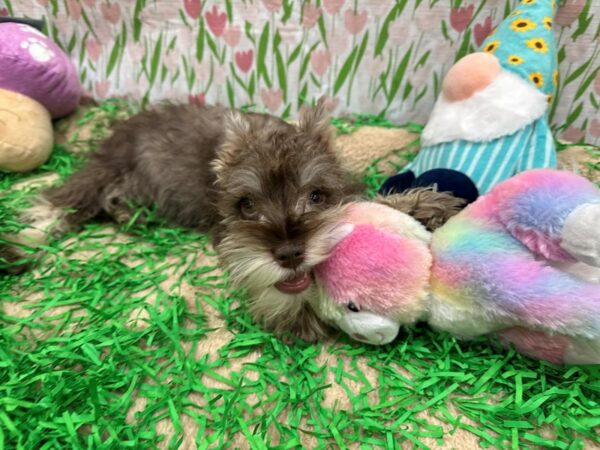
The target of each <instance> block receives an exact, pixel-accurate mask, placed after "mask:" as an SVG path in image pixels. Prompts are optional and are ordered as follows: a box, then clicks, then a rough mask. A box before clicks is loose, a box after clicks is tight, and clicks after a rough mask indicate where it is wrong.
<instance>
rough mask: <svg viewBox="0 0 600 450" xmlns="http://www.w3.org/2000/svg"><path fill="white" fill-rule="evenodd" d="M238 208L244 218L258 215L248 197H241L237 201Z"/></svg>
mask: <svg viewBox="0 0 600 450" xmlns="http://www.w3.org/2000/svg"><path fill="white" fill-rule="evenodd" d="M238 208H240V213H241V214H242V217H243V218H244V219H255V218H256V217H257V216H258V213H257V211H256V205H255V204H254V202H253V201H252V200H251V199H250V198H248V197H242V198H241V199H240V201H239V202H238Z"/></svg>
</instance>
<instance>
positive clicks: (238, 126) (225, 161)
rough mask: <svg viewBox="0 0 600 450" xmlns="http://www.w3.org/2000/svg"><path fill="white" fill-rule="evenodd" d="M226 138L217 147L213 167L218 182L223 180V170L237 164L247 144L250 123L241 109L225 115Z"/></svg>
mask: <svg viewBox="0 0 600 450" xmlns="http://www.w3.org/2000/svg"><path fill="white" fill-rule="evenodd" d="M223 120H224V128H225V139H224V140H223V142H222V144H221V145H220V147H219V148H218V149H217V154H216V157H215V160H214V161H213V162H212V168H213V170H214V172H215V174H216V175H217V182H218V181H220V180H221V176H222V173H223V170H224V169H225V168H226V167H231V166H232V165H234V164H235V161H236V158H237V155H238V154H239V149H240V148H241V147H243V146H244V145H245V141H246V140H247V139H248V135H249V134H250V124H249V123H248V120H246V118H245V117H244V116H243V114H241V113H240V112H239V111H235V110H231V111H228V112H226V113H225V115H224V117H223Z"/></svg>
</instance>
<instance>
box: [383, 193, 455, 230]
mask: <svg viewBox="0 0 600 450" xmlns="http://www.w3.org/2000/svg"><path fill="white" fill-rule="evenodd" d="M375 201H376V202H377V203H381V204H384V205H386V206H389V207H391V208H394V209H397V210H398V211H401V212H403V213H406V214H408V215H409V216H412V217H414V218H415V219H416V220H418V221H419V222H421V223H422V224H423V225H424V226H425V228H427V229H428V230H429V231H434V230H435V229H436V228H439V227H441V226H442V225H444V224H445V223H446V222H447V221H448V219H450V218H451V217H452V216H454V215H456V214H458V213H459V212H460V211H461V210H462V209H463V208H464V207H465V206H466V203H467V202H466V201H465V200H464V199H462V198H459V197H455V196H454V195H452V194H450V193H449V192H437V191H435V190H433V189H432V188H414V189H410V190H408V191H405V192H402V193H400V194H392V195H388V196H386V197H382V196H377V198H376V199H375Z"/></svg>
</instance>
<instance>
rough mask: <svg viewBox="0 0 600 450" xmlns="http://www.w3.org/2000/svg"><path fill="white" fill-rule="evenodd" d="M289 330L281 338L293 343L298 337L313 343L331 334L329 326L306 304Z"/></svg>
mask: <svg viewBox="0 0 600 450" xmlns="http://www.w3.org/2000/svg"><path fill="white" fill-rule="evenodd" d="M287 331H288V333H285V334H282V335H281V339H282V340H283V341H284V342H286V343H287V344H291V343H293V341H294V340H295V339H296V338H299V339H301V340H303V341H305V342H309V343H313V342H317V341H318V340H321V339H324V338H326V337H327V336H328V335H329V333H328V331H329V327H328V326H327V324H326V323H325V322H323V321H322V320H321V319H320V318H319V317H318V316H317V315H316V314H315V313H314V311H313V310H312V308H311V307H310V306H309V305H305V306H304V307H303V308H302V309H301V310H300V312H299V313H298V316H297V318H296V320H295V321H294V323H293V324H292V325H291V327H290V329H289V330H287Z"/></svg>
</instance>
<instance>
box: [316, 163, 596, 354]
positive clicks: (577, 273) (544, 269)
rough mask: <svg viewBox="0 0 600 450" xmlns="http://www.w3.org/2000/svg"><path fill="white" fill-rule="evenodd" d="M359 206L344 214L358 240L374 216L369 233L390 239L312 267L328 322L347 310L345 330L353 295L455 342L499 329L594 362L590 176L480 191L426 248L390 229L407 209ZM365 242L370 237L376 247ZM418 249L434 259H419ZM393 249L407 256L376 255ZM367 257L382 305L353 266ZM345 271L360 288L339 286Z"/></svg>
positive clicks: (530, 179) (357, 304)
mask: <svg viewBox="0 0 600 450" xmlns="http://www.w3.org/2000/svg"><path fill="white" fill-rule="evenodd" d="M361 205H362V206H361V207H357V206H355V207H354V209H353V210H352V211H351V214H348V215H347V219H346V220H347V221H348V222H350V223H353V224H357V223H358V225H359V226H357V229H360V230H361V233H362V234H363V235H364V229H363V227H364V223H365V222H367V221H368V220H372V219H369V217H373V216H374V215H375V214H378V218H377V223H376V224H374V230H375V231H372V233H375V232H377V233H383V235H384V236H387V241H385V242H386V244H382V242H383V241H384V238H383V237H382V236H379V237H378V239H377V240H374V239H373V238H372V237H371V238H369V237H368V236H367V237H363V238H362V239H363V240H362V242H361V243H360V245H358V244H357V243H354V242H353V240H352V239H348V238H346V239H345V240H344V241H342V242H340V243H339V244H338V246H337V247H336V248H335V250H334V254H333V255H332V258H333V259H331V258H330V260H329V262H326V263H324V265H323V266H322V268H319V270H317V277H318V280H319V282H320V284H321V285H322V286H323V289H322V290H323V296H322V298H321V299H320V303H321V304H324V305H328V306H327V308H325V307H323V306H321V308H320V311H321V315H325V316H326V317H324V318H325V319H326V320H329V321H330V322H333V323H338V322H339V321H340V320H341V318H342V317H343V318H344V319H343V320H344V321H345V322H344V323H345V324H346V325H347V323H348V322H349V319H348V317H347V316H352V314H353V313H352V312H348V310H347V308H346V309H344V308H343V307H344V305H347V304H348V302H352V304H353V306H354V309H358V310H359V311H360V312H361V313H362V314H365V313H366V312H369V313H375V314H378V315H380V316H382V317H385V318H387V319H391V320H392V321H394V322H395V323H396V324H398V327H399V326H401V325H405V324H410V323H413V322H415V321H416V320H425V321H427V322H428V323H429V324H430V325H431V326H432V327H434V328H436V329H439V330H443V331H447V332H450V333H452V334H453V335H455V336H457V337H460V338H467V339H468V338H474V337H477V336H481V335H493V336H497V337H498V338H499V339H500V341H501V342H502V343H504V344H512V345H514V346H515V347H516V348H517V349H518V350H519V351H521V352H523V353H525V354H527V355H529V356H532V357H535V358H540V359H546V360H549V361H552V362H555V363H600V191H599V190H598V188H597V187H596V186H594V185H593V184H592V183H590V182H589V181H587V180H585V179H584V178H582V177H579V176H577V175H574V174H572V173H569V172H562V171H555V170H550V169H540V170H532V171H527V172H524V173H522V174H519V175H517V176H515V177H513V178H511V179H509V180H507V181H505V182H503V183H501V184H499V185H498V186H496V187H495V188H494V189H493V190H492V191H491V192H490V193H489V194H487V195H485V196H482V197H480V198H479V199H478V200H477V201H476V202H475V203H473V204H472V205H470V206H469V207H467V208H466V209H465V210H463V211H462V212H461V213H460V214H458V215H457V216H455V217H453V218H452V219H450V220H449V221H448V222H447V223H446V224H445V225H444V226H442V227H441V228H439V229H437V230H436V231H435V232H434V233H433V234H432V235H431V241H430V242H428V243H424V244H422V241H423V239H422V236H421V237H419V239H420V241H419V242H417V241H418V239H416V238H415V237H414V236H417V234H416V233H415V232H414V231H412V232H411V233H412V234H411V233H408V232H407V231H406V229H404V230H398V227H396V228H395V229H394V228H393V227H391V226H390V223H391V222H392V221H397V217H398V216H397V215H398V214H400V215H402V213H399V212H398V211H390V212H389V213H385V212H382V210H381V209H380V208H381V205H377V207H378V208H377V209H374V208H373V207H370V206H369V204H368V203H363V204H361ZM361 214H362V217H364V220H363V221H362V222H361V221H360V220H357V217H360V216H361ZM382 214H383V215H384V216H385V217H382ZM403 216H404V215H403ZM404 220H405V219H404ZM386 221H387V223H386ZM404 228H407V227H406V221H405V223H404ZM408 228H413V229H416V228H418V224H413V225H411V226H410V227H408ZM358 236H359V237H358V238H357V239H359V240H360V235H358ZM419 236H420V235H419ZM349 237H350V238H351V237H352V234H350V236H349ZM365 239H371V241H372V242H377V246H378V247H379V250H378V249H377V248H374V247H369V246H368V245H366V244H368V242H370V241H367V242H365ZM354 240H356V239H354ZM415 245H417V246H419V245H420V247H419V248H421V249H422V248H427V249H428V250H429V254H424V253H423V255H422V256H419V255H421V254H420V253H419V252H416V251H415V250H414V248H412V247H414V246H415ZM382 246H385V248H386V251H385V252H382V251H381V247H382ZM393 251H396V252H398V253H399V254H401V255H407V256H406V258H404V259H402V258H403V257H401V256H400V257H398V258H396V259H397V260H398V261H400V262H398V261H396V260H394V267H390V261H392V259H390V258H389V257H386V258H384V259H379V260H378V259H377V255H379V254H383V255H387V254H389V253H390V252H393ZM366 259H367V260H368V261H369V264H368V266H369V267H368V271H367V273H370V274H372V273H377V274H378V276H377V277H374V276H372V275H369V276H370V277H371V278H372V280H373V281H371V287H373V286H385V295H381V297H385V300H383V298H382V299H379V298H378V294H377V290H376V289H370V290H369V289H368V285H369V279H368V278H366V277H365V276H364V275H363V276H362V277H361V274H359V273H358V272H360V271H359V270H358V269H357V267H359V266H360V264H359V263H358V262H360V261H364V260H366ZM350 260H352V261H353V267H350V265H349V264H347V261H350ZM377 261H379V267H377V264H376V262H377ZM340 267H341V268H342V269H341V268H340ZM346 269H348V270H346ZM424 271H427V273H428V276H427V277H423V276H422V274H423V273H424ZM350 278H351V279H352V280H353V282H352V283H353V284H354V285H356V284H357V280H360V283H358V284H360V286H361V291H360V292H358V293H357V292H356V288H353V289H351V290H348V289H344V287H345V286H346V285H348V284H352V283H346V284H345V281H344V280H347V279H350ZM375 278H377V280H376V281H374V280H375ZM417 280H426V281H423V282H417ZM332 286H335V289H331V287H332ZM424 291H426V292H427V295H424V294H423V292H424ZM390 298H395V299H396V304H392V303H393V302H391V301H390ZM323 311H325V313H323ZM355 322H356V321H355ZM372 323H373V321H372V320H371V322H369V324H368V326H374V325H372ZM360 325H361V324H360V323H358V322H357V324H354V329H353V330H352V331H353V333H354V335H358V336H363V337H364V336H378V335H377V331H376V330H375V331H374V330H372V329H369V330H361V329H360ZM388 325H389V324H388ZM346 328H347V327H346ZM342 329H344V328H342ZM345 331H346V330H345ZM391 334H393V333H390V332H389V331H387V333H386V336H390V335H391ZM361 340H365V339H361ZM385 340H387V341H388V342H389V341H390V340H391V339H385ZM366 341H368V342H371V343H385V342H373V340H369V339H366Z"/></svg>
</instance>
